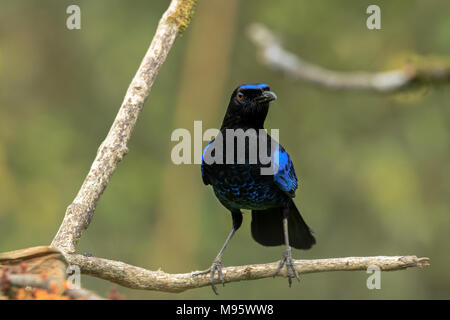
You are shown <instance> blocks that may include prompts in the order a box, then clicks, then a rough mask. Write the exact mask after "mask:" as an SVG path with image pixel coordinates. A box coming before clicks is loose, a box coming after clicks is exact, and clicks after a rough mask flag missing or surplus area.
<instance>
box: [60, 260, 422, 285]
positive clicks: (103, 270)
mask: <svg viewBox="0 0 450 320" xmlns="http://www.w3.org/2000/svg"><path fill="white" fill-rule="evenodd" d="M67 260H68V262H69V263H71V264H75V265H78V266H79V267H80V269H81V273H83V274H87V275H90V276H94V277H97V278H101V279H104V280H108V281H111V282H114V283H117V284H120V285H122V286H124V287H128V288H132V289H141V290H156V291H165V292H183V291H185V290H188V289H193V288H200V287H205V286H208V285H210V282H209V272H207V273H204V274H199V273H198V272H190V273H180V274H168V273H165V272H163V271H161V270H158V271H151V270H147V269H144V268H140V267H135V266H132V265H129V264H126V263H123V262H120V261H113V260H108V259H103V258H96V257H86V256H84V255H79V254H69V255H67ZM294 265H295V268H296V270H297V271H298V272H299V273H300V274H304V273H318V272H329V271H356V270H367V268H368V267H369V266H372V265H376V266H378V267H379V268H380V270H381V271H394V270H403V269H406V268H412V267H424V266H428V265H429V259H428V258H417V257H416V256H393V257H386V256H378V257H349V258H331V259H316V260H294ZM277 266H278V262H272V263H266V264H252V265H246V266H235V267H226V268H223V270H222V272H223V277H224V279H225V282H236V281H245V280H257V279H262V278H269V277H272V276H273V274H274V273H275V270H276V268H277ZM279 275H280V276H283V277H286V270H285V268H282V270H281V271H280V274H279ZM215 282H216V283H219V282H220V280H219V279H218V276H217V275H216V278H215Z"/></svg>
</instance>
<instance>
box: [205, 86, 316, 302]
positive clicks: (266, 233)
mask: <svg viewBox="0 0 450 320" xmlns="http://www.w3.org/2000/svg"><path fill="white" fill-rule="evenodd" d="M275 99H277V96H276V95H275V93H273V92H271V91H270V88H269V86H268V85H266V84H263V83H260V84H245V85H241V86H239V87H238V88H236V89H235V90H234V91H233V93H232V95H231V99H230V103H229V105H228V109H227V111H226V114H225V117H224V119H223V122H222V126H221V128H220V133H219V134H218V135H217V136H216V138H214V139H213V140H211V141H210V142H209V143H208V145H207V146H206V148H205V149H204V151H203V157H202V164H201V172H202V178H203V182H204V183H205V185H211V186H212V187H213V190H214V193H215V195H216V197H217V198H218V199H219V201H220V202H221V203H222V205H223V206H224V207H225V208H227V209H228V210H229V211H230V212H231V216H232V219H233V228H232V230H231V233H230V234H229V236H228V238H227V239H226V241H225V244H224V245H223V247H222V249H221V250H220V252H219V254H218V255H217V257H216V259H215V260H214V261H213V263H212V266H211V268H210V270H209V271H208V272H210V281H211V286H212V289H213V291H214V292H215V293H216V294H217V290H216V287H215V285H214V274H215V272H216V271H217V273H218V275H219V279H220V281H221V282H222V284H223V283H224V279H223V276H222V255H223V253H224V250H225V248H226V247H227V245H228V243H229V242H230V240H231V238H232V237H233V235H234V233H235V232H236V230H238V229H239V227H240V226H241V224H242V212H241V210H242V209H247V210H251V211H252V223H251V232H252V236H253V239H255V241H256V242H258V243H260V244H262V245H264V246H278V245H283V244H285V245H286V250H285V251H284V253H283V256H282V259H281V261H280V264H279V265H278V268H277V270H276V272H275V274H274V276H275V275H277V274H278V272H279V271H280V269H281V268H282V267H283V266H284V265H285V266H286V270H287V276H288V280H289V286H290V285H291V282H292V280H291V277H292V276H295V277H296V278H297V279H299V276H298V273H297V271H296V270H295V268H294V265H293V263H292V254H291V247H294V248H297V249H309V248H311V247H312V246H313V245H314V244H315V242H316V241H315V239H314V236H313V235H312V233H311V230H310V228H309V227H308V226H307V225H306V223H305V221H304V220H303V218H302V216H301V215H300V212H299V211H298V210H297V207H296V206H295V204H294V202H293V200H292V198H294V196H295V190H296V189H297V187H298V184H297V176H296V174H295V170H294V165H293V163H292V160H291V158H290V157H289V155H288V153H287V152H286V151H285V150H284V148H283V147H282V146H281V145H279V144H278V143H277V142H276V141H275V140H273V139H272V138H271V137H270V136H269V135H268V134H267V133H266V131H264V130H263V129H264V120H265V119H266V116H267V113H268V111H269V103H270V102H271V101H273V100H275ZM231 133H234V135H232V134H231ZM242 138H243V139H242ZM263 138H265V139H263ZM242 141H244V142H243V144H244V146H245V149H244V153H239V152H241V151H242V150H241V149H240V147H239V146H240V145H239V142H241V146H242ZM252 150H253V151H254V150H257V153H256V154H257V155H258V156H257V157H256V159H254V154H255V153H254V152H253V153H252ZM261 150H263V153H264V152H265V153H266V154H265V155H266V156H270V157H271V158H270V159H271V160H272V161H271V162H270V163H269V164H268V163H267V161H263V160H262V159H263V158H262V157H260V155H261ZM268 167H270V168H273V170H272V174H262V170H263V168H266V169H267V168H268Z"/></svg>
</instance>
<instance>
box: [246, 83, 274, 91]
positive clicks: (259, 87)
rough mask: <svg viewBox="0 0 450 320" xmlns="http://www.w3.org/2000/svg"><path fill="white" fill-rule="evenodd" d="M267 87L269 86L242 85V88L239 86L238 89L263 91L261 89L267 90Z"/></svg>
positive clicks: (263, 84)
mask: <svg viewBox="0 0 450 320" xmlns="http://www.w3.org/2000/svg"><path fill="white" fill-rule="evenodd" d="M268 87H269V85H268V84H265V83H257V84H244V85H242V86H240V87H239V88H240V89H243V90H247V89H248V90H252V89H253V90H257V89H263V88H268Z"/></svg>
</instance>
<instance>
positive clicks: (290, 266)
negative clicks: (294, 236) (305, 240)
mask: <svg viewBox="0 0 450 320" xmlns="http://www.w3.org/2000/svg"><path fill="white" fill-rule="evenodd" d="M288 217H289V207H287V208H284V210H283V233H284V243H285V244H286V250H285V251H284V253H283V257H282V258H281V261H280V264H279V265H278V268H277V270H276V271H275V274H274V275H273V276H274V277H275V276H276V275H277V274H278V273H279V272H280V270H281V268H282V267H283V266H284V265H286V274H287V277H288V282H289V287H290V286H291V285H292V279H291V278H292V274H291V272H292V273H293V274H294V276H295V278H296V279H297V280H298V281H300V277H299V275H298V272H297V270H295V266H294V263H293V262H292V252H291V251H292V250H291V246H290V245H289V233H288Z"/></svg>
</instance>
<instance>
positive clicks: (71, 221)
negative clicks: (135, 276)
mask: <svg viewBox="0 0 450 320" xmlns="http://www.w3.org/2000/svg"><path fill="white" fill-rule="evenodd" d="M195 3H196V0H172V2H171V3H170V6H169V8H168V9H167V11H166V12H165V13H164V15H163V16H162V18H161V20H160V22H159V24H158V28H157V30H156V33H155V35H154V37H153V40H152V42H151V44H150V47H149V49H148V51H147V53H146V54H145V56H144V59H143V60H142V63H141V65H140V67H139V69H138V71H137V73H136V75H135V76H134V78H133V80H132V81H131V84H130V86H129V87H128V90H127V92H126V94H125V98H124V100H123V103H122V106H121V107H120V109H119V112H118V114H117V116H116V119H115V120H114V123H113V124H112V126H111V129H110V130H109V133H108V135H107V136H106V139H105V140H104V141H103V143H102V144H101V145H100V147H99V149H98V151H97V156H96V158H95V160H94V162H93V163H92V166H91V169H90V170H89V173H88V175H87V177H86V178H85V180H84V182H83V185H82V186H81V189H80V190H79V191H78V194H77V196H76V197H75V199H74V200H73V202H72V203H71V204H70V205H69V206H68V207H67V210H66V213H65V216H64V220H63V222H62V224H61V226H60V228H59V231H58V233H57V234H56V236H55V238H54V239H53V241H52V246H54V247H56V248H58V249H60V250H61V251H63V252H67V253H71V252H75V246H76V244H77V243H78V241H79V240H80V237H81V235H82V234H83V232H84V231H85V230H86V229H87V228H88V226H89V223H90V222H91V220H92V216H93V214H94V210H95V208H96V206H97V203H98V201H99V199H100V196H101V195H102V193H103V191H104V190H105V188H106V186H107V185H108V183H109V180H110V178H111V175H112V174H113V172H114V170H115V169H116V167H117V165H118V163H119V162H120V161H121V160H122V158H123V157H124V156H125V155H126V153H127V152H128V149H127V143H128V140H129V139H130V137H131V133H132V132H133V129H134V126H135V125H136V121H137V118H138V116H139V113H140V112H141V110H142V107H143V106H144V103H145V101H146V99H147V97H148V95H149V94H150V90H151V88H152V86H153V83H154V82H155V79H156V76H157V75H158V72H159V70H160V68H161V66H162V64H163V63H164V61H165V59H166V57H167V55H168V53H169V51H170V49H171V48H172V45H173V43H174V42H175V39H176V37H177V35H179V34H180V33H181V32H183V31H184V30H185V29H186V27H187V25H188V24H189V22H190V18H191V15H192V14H193V10H194V6H195Z"/></svg>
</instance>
